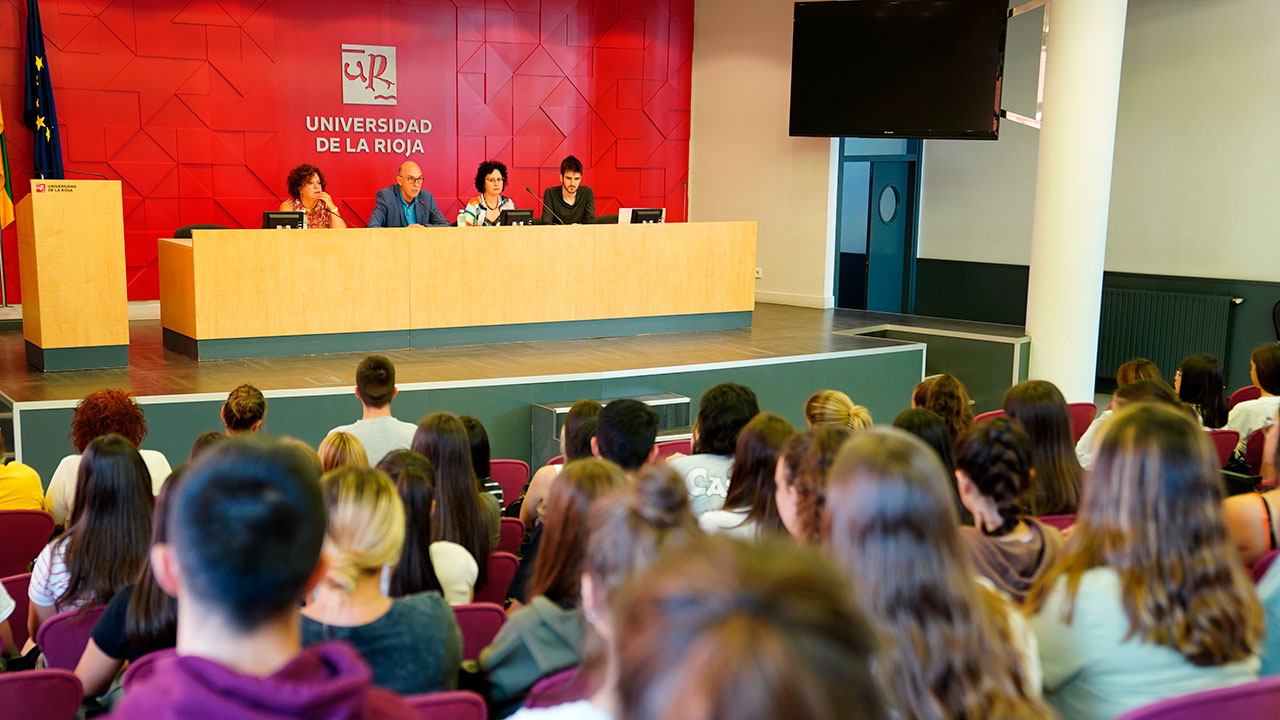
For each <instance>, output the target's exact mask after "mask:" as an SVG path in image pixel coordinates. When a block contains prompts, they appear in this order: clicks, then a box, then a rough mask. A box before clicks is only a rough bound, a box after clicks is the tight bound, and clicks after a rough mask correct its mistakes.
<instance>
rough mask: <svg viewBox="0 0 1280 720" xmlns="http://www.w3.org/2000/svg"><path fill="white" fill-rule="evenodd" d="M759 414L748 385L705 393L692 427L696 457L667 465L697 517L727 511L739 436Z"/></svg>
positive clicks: (718, 387)
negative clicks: (681, 484)
mask: <svg viewBox="0 0 1280 720" xmlns="http://www.w3.org/2000/svg"><path fill="white" fill-rule="evenodd" d="M759 414H760V403H759V402H757V400H756V394H755V393H754V392H752V390H751V388H749V387H747V386H746V385H739V384H738V383H732V382H728V383H720V384H719V385H716V386H714V387H712V388H710V389H708V390H707V391H706V392H704V393H702V397H701V398H699V400H698V419H697V420H695V421H694V423H693V454H692V455H687V456H684V457H673V458H671V459H670V460H669V461H668V462H667V464H668V465H669V466H670V467H671V469H672V470H675V471H676V472H678V473H680V476H681V477H683V478H684V482H685V486H686V487H687V488H688V489H689V505H690V506H691V507H692V508H693V514H694V515H695V516H701V515H702V514H703V513H705V512H708V511H710V510H719V509H720V508H722V507H724V501H725V498H727V497H728V496H729V473H730V471H731V470H732V469H733V449H734V446H735V445H737V443H738V433H739V432H741V431H742V428H743V427H744V426H745V425H746V424H747V423H748V422H750V421H751V418H753V417H755V416H756V415H759Z"/></svg>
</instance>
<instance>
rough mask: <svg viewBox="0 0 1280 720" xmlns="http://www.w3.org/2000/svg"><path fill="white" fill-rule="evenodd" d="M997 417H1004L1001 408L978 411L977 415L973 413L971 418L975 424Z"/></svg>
mask: <svg viewBox="0 0 1280 720" xmlns="http://www.w3.org/2000/svg"><path fill="white" fill-rule="evenodd" d="M998 417H1004V411H1003V410H988V411H987V412H984V413H979V414H978V415H975V416H974V418H973V424H974V425H977V424H978V423H980V422H983V421H986V420H990V419H992V418H998Z"/></svg>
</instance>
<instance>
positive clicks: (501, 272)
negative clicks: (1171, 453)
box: [159, 222, 756, 360]
mask: <svg viewBox="0 0 1280 720" xmlns="http://www.w3.org/2000/svg"><path fill="white" fill-rule="evenodd" d="M159 256H160V318H161V324H162V325H163V326H164V342H165V346H166V347H168V348H170V349H172V350H176V351H178V352H182V353H185V354H187V355H190V356H191V357H194V358H196V359H201V360H204V359H219V358H233V357H268V356H277V355H305V354H314V353H326V352H361V351H363V352H367V351H376V350H391V349H398V348H419V347H439V346H445V345H478V344H484V343H494V342H518V341H526V340H549V339H567V338H582V337H607V336H617V335H636V334H647V333H657V332H679V331H687V330H712V329H725V328H740V327H749V326H750V324H751V312H752V309H753V308H754V302H755V263H756V224H755V223H754V222H708V223H663V224H653V225H570V226H563V227H561V226H533V227H495V228H397V229H387V228H380V229H365V228H349V229H345V230H314V231H308V230H196V231H194V232H193V234H192V239H190V240H183V239H175V238H162V239H161V240H160V247H159Z"/></svg>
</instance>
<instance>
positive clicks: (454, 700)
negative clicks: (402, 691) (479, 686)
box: [404, 690, 489, 720]
mask: <svg viewBox="0 0 1280 720" xmlns="http://www.w3.org/2000/svg"><path fill="white" fill-rule="evenodd" d="M404 701H405V702H407V703H409V707H411V708H413V709H414V710H415V711H416V712H417V713H418V717H419V718H421V720H485V718H487V717H488V716H489V710H488V708H486V707H485V705H484V698H482V697H480V695H478V694H477V693H474V692H471V691H470V690H449V691H446V692H434V693H425V694H423V695H409V696H407V697H405V699H404Z"/></svg>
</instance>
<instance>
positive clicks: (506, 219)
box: [498, 210, 533, 225]
mask: <svg viewBox="0 0 1280 720" xmlns="http://www.w3.org/2000/svg"><path fill="white" fill-rule="evenodd" d="M498 224H499V225H532V224H533V211H532V210H503V211H502V213H501V214H500V215H498Z"/></svg>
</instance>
